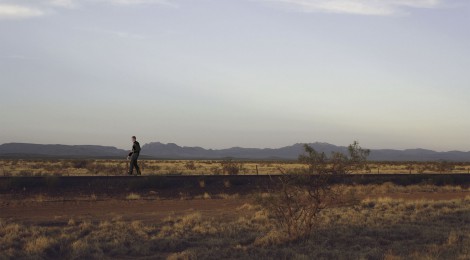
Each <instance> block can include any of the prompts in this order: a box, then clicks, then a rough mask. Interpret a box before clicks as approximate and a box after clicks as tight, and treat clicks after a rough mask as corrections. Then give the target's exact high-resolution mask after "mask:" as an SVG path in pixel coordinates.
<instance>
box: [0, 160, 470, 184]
mask: <svg viewBox="0 0 470 260" xmlns="http://www.w3.org/2000/svg"><path fill="white" fill-rule="evenodd" d="M0 165H1V166H2V167H1V171H0V174H1V175H5V176H56V175H59V176H61V175H62V176H81V175H125V174H126V172H127V168H128V162H127V161H126V160H8V159H3V160H0ZM140 165H141V169H142V173H143V175H163V174H165V175H208V174H223V161H220V160H197V161H187V160H140ZM188 165H191V167H188ZM369 166H370V171H362V172H359V173H384V174H390V173H409V172H410V169H412V170H411V172H412V173H437V172H438V170H436V169H435V165H433V164H431V163H413V164H412V165H411V168H410V164H409V163H405V162H403V163H395V162H393V163H392V162H390V163H379V162H371V163H370V164H369ZM305 167H306V166H305V165H304V164H300V163H298V162H296V161H252V162H243V163H242V167H241V170H240V172H239V173H238V174H241V175H244V174H246V175H255V174H257V169H258V173H259V174H279V173H280V170H279V169H280V168H281V169H283V170H284V171H285V172H287V173H298V172H302V171H303V170H305ZM469 172H470V164H468V163H467V164H463V163H460V164H459V165H457V166H456V167H455V168H454V170H452V171H450V172H449V173H469ZM227 185H230V183H227Z"/></svg>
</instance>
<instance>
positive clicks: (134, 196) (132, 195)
mask: <svg viewBox="0 0 470 260" xmlns="http://www.w3.org/2000/svg"><path fill="white" fill-rule="evenodd" d="M126 199H127V200H140V195H139V194H137V193H130V194H129V195H127V196H126Z"/></svg>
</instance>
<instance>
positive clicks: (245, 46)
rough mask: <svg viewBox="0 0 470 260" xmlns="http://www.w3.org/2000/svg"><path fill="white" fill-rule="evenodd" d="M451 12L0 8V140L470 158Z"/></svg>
mask: <svg viewBox="0 0 470 260" xmlns="http://www.w3.org/2000/svg"><path fill="white" fill-rule="evenodd" d="M469 27H470V2H469V1H466V0H448V1H446V0H380V1H379V0H238V1H235V0H233V1H228V0H11V1H8V0H0V90H1V92H0V133H1V135H0V143H5V142H34V143H64V144H101V145H112V146H117V147H127V146H128V143H129V137H130V136H131V135H137V136H138V138H139V139H140V140H141V142H143V143H145V142H150V141H161V142H165V143H166V142H175V143H178V144H181V145H187V146H193V145H197V146H203V147H206V148H224V147H231V146H244V147H281V146H285V145H290V144H293V143H297V142H313V141H321V142H329V143H333V144H338V145H347V144H349V143H350V142H352V141H353V140H359V141H360V142H361V144H362V145H363V146H366V147H369V148H396V149H405V148H417V147H422V148H430V149H436V150H465V151H468V150H470V131H469V129H470V120H468V116H467V113H468V112H469V111H470V99H469V98H470V73H469V69H470V50H469V46H470V30H469Z"/></svg>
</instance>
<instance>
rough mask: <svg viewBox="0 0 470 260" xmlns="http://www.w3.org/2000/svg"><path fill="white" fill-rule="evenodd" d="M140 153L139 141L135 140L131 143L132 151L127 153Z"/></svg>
mask: <svg viewBox="0 0 470 260" xmlns="http://www.w3.org/2000/svg"><path fill="white" fill-rule="evenodd" d="M139 153H140V144H139V142H137V141H135V142H134V144H133V145H132V152H130V153H129V156H131V155H132V154H139Z"/></svg>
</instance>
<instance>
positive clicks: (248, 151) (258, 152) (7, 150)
mask: <svg viewBox="0 0 470 260" xmlns="http://www.w3.org/2000/svg"><path fill="white" fill-rule="evenodd" d="M310 145H311V146H312V147H313V148H315V149H316V150H317V151H320V152H325V153H327V154H329V153H331V152H343V153H346V152H347V147H344V146H336V145H332V144H328V143H319V142H317V143H311V144H310ZM302 152H303V144H300V143H298V144H294V145H291V146H286V147H282V148H276V149H271V148H265V149H260V148H241V147H233V148H228V149H218V150H215V149H204V148H202V147H186V146H179V145H176V144H174V143H169V144H163V143H160V142H154V143H148V144H145V145H143V146H142V153H141V158H149V159H150V158H159V159H223V158H233V159H257V160H295V159H297V158H298V156H299V154H301V153H302ZM125 156H127V151H126V150H123V149H118V148H116V147H111V146H99V145H60V144H28V143H7V144H2V145H0V157H2V158H123V157H125ZM369 160H371V161H438V160H446V161H462V162H470V152H460V151H450V152H436V151H431V150H425V149H408V150H391V149H378V150H371V154H370V156H369Z"/></svg>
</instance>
